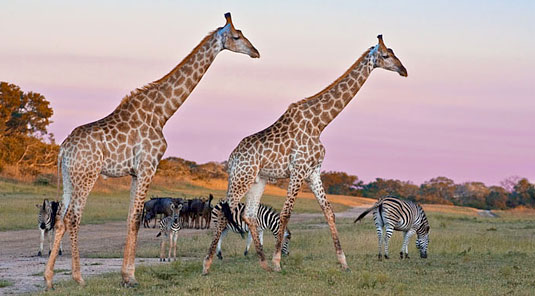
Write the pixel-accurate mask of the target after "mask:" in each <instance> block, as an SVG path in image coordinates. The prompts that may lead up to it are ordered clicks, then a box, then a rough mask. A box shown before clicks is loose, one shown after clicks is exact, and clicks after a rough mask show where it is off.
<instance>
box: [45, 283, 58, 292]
mask: <svg viewBox="0 0 535 296" xmlns="http://www.w3.org/2000/svg"><path fill="white" fill-rule="evenodd" d="M55 289H56V288H54V285H52V283H50V284H48V283H47V284H46V287H45V291H54V290H55Z"/></svg>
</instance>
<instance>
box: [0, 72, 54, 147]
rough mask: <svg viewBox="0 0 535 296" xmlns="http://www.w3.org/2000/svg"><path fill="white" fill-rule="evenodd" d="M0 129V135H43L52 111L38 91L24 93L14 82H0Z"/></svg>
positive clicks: (45, 132)
mask: <svg viewBox="0 0 535 296" xmlns="http://www.w3.org/2000/svg"><path fill="white" fill-rule="evenodd" d="M0 105H1V106H2V108H1V109H0V131H1V133H2V136H3V137H4V136H11V135H14V134H18V135H27V136H44V135H46V134H47V133H48V131H47V127H48V125H49V124H50V123H51V121H50V117H51V116H52V114H53V113H54V112H53V111H52V108H51V107H50V103H49V102H48V101H47V100H46V99H45V97H44V96H42V95H41V94H39V93H34V92H28V93H24V92H22V91H21V90H20V88H19V87H18V86H16V85H14V84H9V83H7V82H0Z"/></svg>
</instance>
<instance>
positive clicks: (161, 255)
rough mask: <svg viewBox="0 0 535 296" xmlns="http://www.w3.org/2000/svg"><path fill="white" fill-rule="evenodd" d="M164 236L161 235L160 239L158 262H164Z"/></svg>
mask: <svg viewBox="0 0 535 296" xmlns="http://www.w3.org/2000/svg"><path fill="white" fill-rule="evenodd" d="M164 254H165V234H164V235H162V239H161V240H160V262H162V261H164V262H165V255H164Z"/></svg>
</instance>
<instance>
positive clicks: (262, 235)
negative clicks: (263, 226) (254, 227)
mask: <svg viewBox="0 0 535 296" xmlns="http://www.w3.org/2000/svg"><path fill="white" fill-rule="evenodd" d="M258 237H259V238H260V244H261V245H262V246H264V230H259V231H258Z"/></svg>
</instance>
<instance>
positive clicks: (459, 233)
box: [0, 180, 535, 295]
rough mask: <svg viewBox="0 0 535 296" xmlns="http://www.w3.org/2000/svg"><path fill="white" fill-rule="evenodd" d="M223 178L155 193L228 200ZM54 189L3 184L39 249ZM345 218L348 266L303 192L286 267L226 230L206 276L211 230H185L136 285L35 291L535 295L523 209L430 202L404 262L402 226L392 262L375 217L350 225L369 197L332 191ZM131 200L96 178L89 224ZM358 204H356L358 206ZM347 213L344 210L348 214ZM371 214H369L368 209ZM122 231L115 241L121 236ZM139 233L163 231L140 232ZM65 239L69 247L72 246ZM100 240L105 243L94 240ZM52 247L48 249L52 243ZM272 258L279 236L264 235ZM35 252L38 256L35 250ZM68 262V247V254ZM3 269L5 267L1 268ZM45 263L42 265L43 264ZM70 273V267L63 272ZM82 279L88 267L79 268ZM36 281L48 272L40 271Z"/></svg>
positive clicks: (0, 288)
mask: <svg viewBox="0 0 535 296" xmlns="http://www.w3.org/2000/svg"><path fill="white" fill-rule="evenodd" d="M223 183H225V182H178V183H177V182H174V183H173V184H168V183H166V182H165V181H162V180H160V182H158V180H156V182H155V183H154V185H153V186H151V190H150V192H149V196H150V195H157V196H174V197H188V198H189V197H194V196H206V195H207V194H208V193H213V194H214V195H215V196H216V199H217V198H222V197H223V196H224V191H225V184H223ZM55 194H56V190H55V186H54V185H52V184H49V185H29V184H24V183H19V182H14V181H9V180H1V181H0V204H1V205H2V206H1V207H0V231H1V232H4V234H9V235H11V234H12V235H14V236H16V235H18V233H22V231H26V232H28V230H25V229H35V236H32V237H31V238H29V239H28V245H29V247H28V248H29V250H31V252H34V251H35V253H36V251H37V247H38V243H39V241H38V237H39V235H38V230H37V226H36V219H37V209H36V208H35V204H37V203H40V202H42V199H43V198H50V199H53V198H54V197H55ZM284 196H285V192H284V190H282V189H279V188H277V187H273V186H269V187H268V188H267V190H266V193H265V195H264V197H263V199H262V201H263V203H265V204H268V205H271V206H273V207H274V208H275V209H277V210H280V208H281V207H282V205H283V202H284ZM329 199H330V201H331V203H332V204H333V207H334V209H335V211H336V212H337V213H339V214H338V216H337V220H336V224H337V227H338V230H339V233H340V239H341V242H342V247H343V249H344V251H345V253H346V256H347V261H348V264H349V265H350V267H351V272H343V271H341V269H340V268H339V266H338V264H337V260H336V256H335V253H334V248H333V244H332V239H331V235H330V232H329V229H328V227H327V224H326V223H325V219H324V218H323V216H322V214H321V211H320V208H319V206H318V204H317V203H316V201H315V200H314V199H313V197H312V194H310V193H301V194H300V196H299V198H298V200H297V202H296V205H295V208H294V214H293V216H292V220H291V222H290V226H289V227H290V229H291V231H292V240H291V246H290V255H289V256H288V257H284V258H283V260H282V264H283V265H282V266H283V271H282V272H280V273H276V272H265V271H263V270H262V269H261V268H260V266H259V264H258V262H257V261H258V260H257V258H256V255H255V253H254V251H253V252H251V253H250V254H249V255H248V256H247V257H245V256H244V255H243V249H244V246H245V240H242V239H241V238H240V236H239V235H237V234H229V235H228V236H227V238H226V239H225V241H224V243H223V256H224V258H223V260H218V259H217V258H215V259H214V264H213V266H212V269H211V273H210V274H209V275H208V276H201V271H202V259H203V257H204V256H205V255H206V251H207V248H208V246H209V244H210V241H211V230H198V231H194V232H193V233H188V235H181V234H179V242H178V253H179V257H180V258H179V259H178V260H177V261H174V262H165V263H163V262H162V263H159V262H157V263H155V262H154V261H152V263H151V264H144V263H140V264H138V265H137V269H136V277H137V280H138V281H139V286H138V287H136V288H130V289H126V288H122V287H121V285H120V283H121V276H120V268H117V270H116V271H114V272H109V273H104V274H99V275H94V276H87V275H85V280H86V286H85V287H80V286H78V285H77V284H76V283H75V282H74V281H72V280H58V279H57V278H56V279H55V290H53V291H49V292H44V291H43V289H41V288H38V289H35V291H37V292H31V293H33V294H39V295H40V294H50V295H154V294H158V295H260V294H264V295H265V294H267V295H327V294H333V295H424V294H425V295H430V294H432V295H534V294H535V277H534V276H533V274H534V273H535V219H533V218H534V217H535V212H534V211H532V210H526V209H515V210H508V211H494V213H495V214H496V215H497V217H490V216H489V215H484V213H483V212H482V211H479V210H476V209H473V208H464V207H453V206H437V205H428V206H426V205H424V209H425V210H426V212H427V216H428V218H429V220H430V225H431V233H430V246H429V257H428V258H427V259H421V258H419V256H418V252H417V250H416V247H415V244H414V237H413V239H412V240H411V242H410V245H409V254H410V256H411V258H410V259H404V260H401V259H399V250H400V248H401V237H402V235H401V233H399V232H395V233H394V235H393V239H392V240H391V244H390V257H391V259H389V260H383V261H378V260H377V236H376V232H375V227H374V225H373V222H372V219H369V218H367V219H364V221H363V222H362V223H357V224H354V223H353V219H354V218H355V217H356V215H357V214H355V217H351V215H347V213H348V212H350V213H358V212H359V211H351V209H352V208H353V207H360V209H361V210H363V209H365V208H366V207H367V206H369V205H371V204H372V203H373V200H371V199H364V198H357V197H350V196H337V195H330V196H329ZM128 205H129V194H128V184H127V182H125V181H124V180H123V181H99V184H98V185H97V187H96V189H95V190H94V191H93V193H91V195H90V196H89V199H88V202H87V206H86V209H85V211H84V216H83V221H82V229H83V228H84V226H85V227H87V226H86V225H88V224H97V225H96V226H95V225H93V226H95V227H98V225H106V224H108V223H114V222H117V221H124V220H126V216H127V212H128ZM353 210H354V208H353ZM342 213H345V215H344V214H342ZM370 216H371V215H370ZM122 232H125V229H123V228H121V234H122V235H118V238H117V239H118V240H123V239H124V234H123V233H122ZM140 232H151V233H154V235H156V233H157V232H158V231H157V230H156V229H144V228H141V229H140ZM157 242H158V241H154V243H151V244H140V246H139V247H138V250H137V257H140V258H157V257H158V256H159V244H158V243H157ZM68 244H70V242H69V241H68V236H67V235H66V236H65V238H64V245H68ZM95 244H98V241H97V242H95ZM45 249H46V248H45ZM80 249H81V253H82V257H84V255H85V256H90V257H92V258H104V259H110V260H111V259H113V258H122V248H117V249H109V248H103V249H102V250H98V251H97V252H93V253H91V254H84V245H83V244H81V245H80ZM264 249H265V251H266V254H267V255H268V258H269V259H270V258H271V254H272V252H273V249H274V239H273V236H271V235H270V234H269V233H266V234H265V240H264ZM33 255H35V254H33ZM64 256H67V258H68V260H70V252H67V253H66V254H65V255H64ZM0 265H1V264H0ZM43 269H44V266H43ZM56 272H57V273H61V272H63V273H69V272H70V270H58V271H56ZM82 275H84V268H82ZM34 276H35V277H39V278H42V273H36V274H35V275H34ZM11 285H13V283H12V282H11V280H10V279H9V278H7V279H2V281H1V282H0V294H2V293H6V292H4V291H8V290H4V289H9V287H10V286H11Z"/></svg>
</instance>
